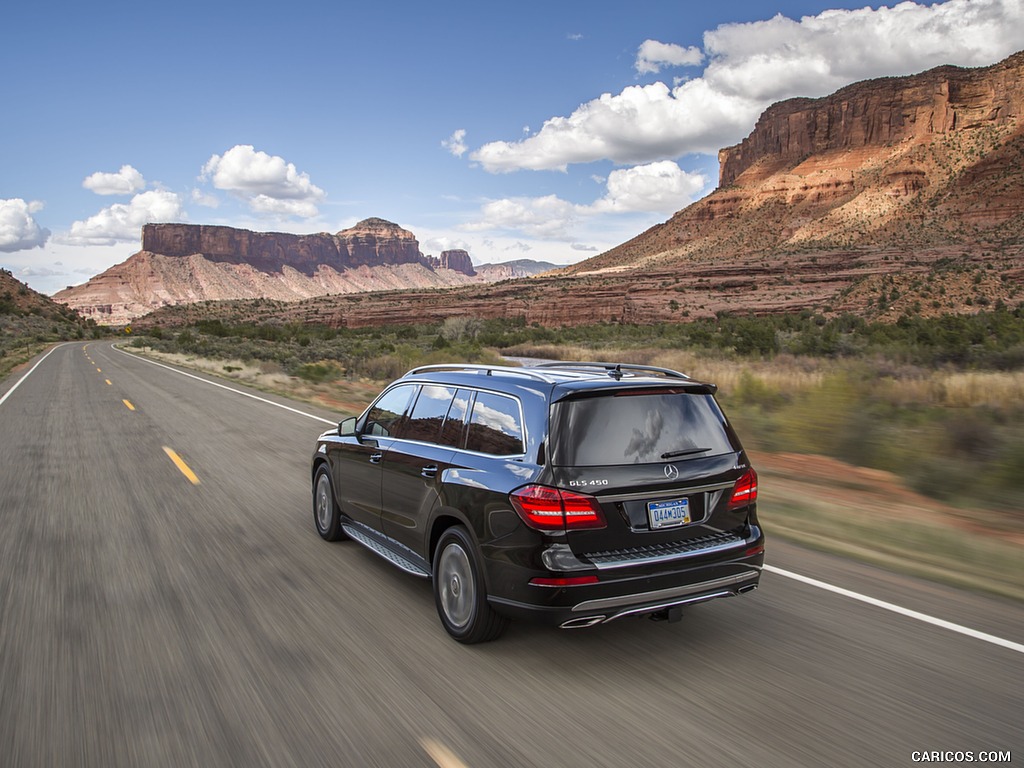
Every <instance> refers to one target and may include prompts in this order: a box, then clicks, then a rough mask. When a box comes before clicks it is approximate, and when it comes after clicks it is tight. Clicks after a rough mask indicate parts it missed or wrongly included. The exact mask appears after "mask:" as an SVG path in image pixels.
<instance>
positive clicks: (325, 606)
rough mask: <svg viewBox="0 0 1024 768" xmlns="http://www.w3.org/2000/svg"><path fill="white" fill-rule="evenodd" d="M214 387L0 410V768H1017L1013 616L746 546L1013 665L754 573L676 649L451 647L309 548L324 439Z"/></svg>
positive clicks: (0, 401) (121, 376) (353, 547)
mask: <svg viewBox="0 0 1024 768" xmlns="http://www.w3.org/2000/svg"><path fill="white" fill-rule="evenodd" d="M22 377H24V378H22ZM209 381H211V380H210V379H208V378H207V377H197V376H194V375H182V374H181V373H178V372H175V371H173V370H171V369H169V368H167V367H163V366H159V365H155V364H153V363H152V362H148V361H145V360H141V359H138V358H135V357H133V356H130V355H128V354H126V353H124V352H121V351H119V350H116V349H114V348H112V347H111V345H110V343H109V342H92V343H88V344H82V343H72V344H65V345H63V346H60V347H57V348H56V349H55V350H53V351H52V352H51V353H50V354H49V356H48V357H46V358H45V359H44V360H43V361H42V362H41V363H40V364H39V365H38V367H36V368H35V369H34V370H32V371H31V373H29V374H28V375H27V376H25V371H21V372H19V373H16V374H14V375H12V376H10V377H8V378H7V379H6V380H4V381H2V382H0V611H2V614H0V616H2V624H0V765H2V766H65V765H74V766H78V765H82V766H220V765H226V766H318V765H336V766H363V765H365V766H435V765H441V766H446V767H449V766H462V765H464V766H517V767H518V766H545V767H546V768H547V767H555V766H755V765H756V766H769V767H774V766H780V767H781V766H786V767H787V768H788V767H791V766H826V765H827V766H902V765H913V764H915V763H914V760H913V757H914V753H915V752H919V751H928V752H931V751H961V752H964V751H969V752H972V753H979V752H980V751H999V752H1004V753H1005V752H1010V753H1011V754H1012V757H1013V759H1014V761H1015V762H1018V763H1019V762H1024V652H1022V651H1024V646H1022V645H1020V644H1021V643H1024V609H1022V607H1021V606H1020V605H1019V604H1016V603H1011V602H1004V601H1000V600H997V599H992V598H987V597H983V596H978V595H974V594H970V593H966V592H961V591H958V590H954V589H950V588H947V587H944V586H937V585H934V584H930V583H927V582H923V581H917V580H914V579H911V578H907V577H903V576H898V575H894V574H892V573H888V572H886V571H882V570H880V569H877V568H872V567H869V566H864V565H860V564H856V563H852V562H849V561H846V560H843V559H840V558H834V557H830V556H826V555H822V554H819V553H814V552H810V551H806V550H802V549H799V548H796V547H793V546H790V545H786V544H785V543H783V542H781V541H776V540H772V539H771V538H769V550H768V562H769V563H770V564H771V565H772V566H773V567H774V568H776V569H781V570H782V571H785V572H794V573H799V574H803V575H805V576H808V577H811V578H814V579H818V580H821V581H823V582H827V583H829V584H833V585H836V586H839V587H842V588H845V589H848V590H852V591H854V592H857V593H860V594H864V595H868V596H870V597H874V598H877V599H880V600H884V601H887V602H890V603H894V604H897V605H900V606H902V607H904V608H907V609H909V610H912V611H917V612H920V613H923V614H928V615H929V616H934V617H937V618H940V619H943V620H946V621H949V622H953V623H955V624H958V625H962V626H965V627H969V628H971V629H973V630H977V631H978V632H981V633H987V635H991V636H993V637H995V638H1001V639H1002V640H1005V641H1008V642H1009V646H1006V645H998V644H995V643H994V642H990V641H989V640H987V639H985V638H984V637H982V638H979V637H973V636H968V635H964V634H962V633H960V632H958V631H954V630H952V629H950V628H947V627H942V626H935V625H932V624H928V623H925V622H923V621H921V620H919V619H918V618H915V617H911V616H906V615H901V614H899V613H894V612H892V611H890V610H886V609H885V608H882V607H878V606H875V605H870V604H866V603H864V602H861V601H859V600H856V599H852V598H851V597H849V596H846V595H841V594H836V593H834V592H830V591H828V590H826V589H822V588H820V587H818V586H814V585H811V584H806V583H802V582H800V581H796V580H794V579H792V578H790V577H788V576H787V575H785V574H783V573H780V572H779V571H777V570H776V571H768V572H766V573H765V574H764V576H763V579H762V586H761V589H760V590H758V591H757V592H754V593H752V594H750V595H745V596H742V597H739V598H735V599H731V600H719V601H715V602H713V603H709V604H706V605H703V606H698V607H695V608H692V609H690V610H688V611H687V612H686V614H685V616H684V619H683V621H682V622H679V623H675V624H664V623H655V622H651V621H647V620H641V619H630V620H622V621H620V622H616V623H612V624H609V625H606V626H603V627H597V628H593V629H588V630H576V631H559V630H552V629H544V628H541V627H536V626H532V625H528V624H513V625H512V626H511V627H510V629H509V631H508V632H507V633H506V635H505V636H504V637H503V638H502V639H500V640H499V641H497V642H495V643H490V644H486V645H482V646H474V647H464V646H461V645H459V644H457V643H455V642H453V641H452V640H450V639H449V638H448V637H447V635H445V633H444V631H443V630H442V628H441V626H440V623H439V622H438V619H437V616H436V613H435V610H434V605H433V600H432V597H431V592H430V585H429V583H428V582H426V581H423V580H419V579H416V578H414V577H411V576H408V575H406V574H404V573H402V572H400V571H398V570H397V569H395V568H393V567H392V566H390V565H389V564H387V563H386V562H384V561H383V560H381V559H380V558H378V557H377V556H375V555H374V554H372V553H370V552H368V551H366V550H364V549H362V548H361V547H360V546H359V545H357V544H355V543H353V542H342V543H338V544H328V543H326V542H323V541H321V540H320V538H319V537H318V536H317V535H316V532H315V530H314V528H313V522H312V512H311V503H310V487H309V486H310V482H309V459H310V452H311V450H312V447H313V441H314V439H315V437H316V436H317V434H319V432H321V431H322V430H323V429H326V428H328V426H329V422H332V421H335V420H336V418H337V415H336V414H332V413H330V412H327V411H323V410H319V409H316V408H314V407H312V406H305V405H301V404H296V403H294V402H289V401H287V400H284V399H283V398H277V397H275V396H272V395H265V394H262V393H255V394H256V395H257V396H258V397H259V398H263V399H262V400H260V399H254V398H252V397H244V396H241V395H239V394H237V393H236V392H232V391H229V390H228V389H225V388H224V382H219V383H220V384H221V386H213V385H211V384H210V383H208V382H209ZM218 381H219V380H218ZM229 386H231V387H232V388H233V389H236V390H241V388H240V387H237V386H236V385H229ZM267 401H272V402H276V403H281V404H285V405H287V406H288V408H290V409H293V410H286V409H283V408H279V407H276V406H274V405H272V404H271V403H270V402H267ZM318 419H319V420H318ZM189 472H191V473H193V477H192V478H191V479H190V477H189V475H188V473H189ZM194 481H197V482H194ZM762 519H763V521H764V522H765V525H766V529H767V533H768V536H769V537H770V536H771V511H770V509H765V510H763V511H762ZM954 757H955V755H954Z"/></svg>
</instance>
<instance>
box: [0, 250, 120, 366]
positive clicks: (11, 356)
mask: <svg viewBox="0 0 1024 768" xmlns="http://www.w3.org/2000/svg"><path fill="white" fill-rule="evenodd" d="M107 333H108V331H107V330H106V329H103V328H99V327H98V326H97V325H96V322H95V321H94V320H84V319H82V317H81V316H79V314H78V313H77V312H75V311H74V310H73V309H69V308H68V307H66V306H64V305H63V304H56V303H54V302H52V301H50V300H49V299H48V298H47V297H45V296H43V295H42V294H39V293H36V292H35V291H33V290H32V289H30V288H29V287H28V286H26V285H23V284H21V283H19V282H18V281H16V280H15V279H14V278H13V277H12V275H11V273H10V272H8V271H7V270H0V378H2V377H4V376H6V375H7V374H8V373H10V372H11V370H13V369H14V368H16V367H17V366H19V365H21V364H23V363H25V362H27V361H29V360H31V359H32V357H33V356H34V355H36V354H38V353H39V352H40V351H41V350H43V349H44V348H45V347H47V346H49V345H50V344H53V343H54V342H60V341H73V340H76V339H85V338H99V337H100V336H104V335H106V334H107Z"/></svg>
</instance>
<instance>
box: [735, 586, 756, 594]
mask: <svg viewBox="0 0 1024 768" xmlns="http://www.w3.org/2000/svg"><path fill="white" fill-rule="evenodd" d="M755 589H757V584H746V585H744V586H742V587H740V588H739V589H737V590H736V591H737V592H738V593H739V594H741V595H745V594H747V592H753V591H754V590H755Z"/></svg>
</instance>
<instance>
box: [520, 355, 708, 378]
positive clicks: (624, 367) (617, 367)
mask: <svg viewBox="0 0 1024 768" xmlns="http://www.w3.org/2000/svg"><path fill="white" fill-rule="evenodd" d="M534 367H535V368H570V369H571V368H581V369H589V368H599V369H602V370H604V371H606V372H607V373H608V375H609V376H611V377H612V378H613V379H621V378H622V376H623V375H624V374H625V373H631V372H634V371H636V372H640V373H657V374H660V375H662V376H666V377H668V378H671V379H686V380H688V381H689V380H690V377H689V376H687V375H686V374H685V373H680V372H679V371H673V370H672V369H671V368H659V367H658V366H654V365H633V364H632V363H597V362H575V361H568V360H565V361H562V362H554V363H538V364H537V365H536V366H534Z"/></svg>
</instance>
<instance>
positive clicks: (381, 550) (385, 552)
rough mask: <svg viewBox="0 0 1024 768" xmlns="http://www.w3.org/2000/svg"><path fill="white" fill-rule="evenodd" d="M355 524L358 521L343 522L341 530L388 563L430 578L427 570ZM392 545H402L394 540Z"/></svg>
mask: <svg viewBox="0 0 1024 768" xmlns="http://www.w3.org/2000/svg"><path fill="white" fill-rule="evenodd" d="M357 525H358V523H356V524H349V523H343V524H342V526H341V530H343V531H344V532H345V533H347V534H348V536H349V538H351V539H353V540H354V541H357V542H359V543H360V544H362V545H363V546H364V547H366V548H367V549H368V550H370V551H371V552H373V553H374V554H377V555H380V556H381V557H383V558H384V559H385V560H387V561H388V562H389V563H391V564H392V565H395V566H398V567H399V568H401V569H402V570H403V571H405V572H406V573H411V574H412V575H413V576H419V577H420V578H424V579H429V578H430V573H429V572H427V571H426V570H424V569H423V568H421V567H420V566H418V565H416V563H414V562H412V561H411V560H408V559H406V558H404V557H402V555H400V554H399V553H398V552H395V551H394V550H393V549H391V548H389V547H387V546H385V545H384V544H382V543H381V542H379V541H377V539H375V538H373V537H371V536H368V535H366V534H365V533H364V532H363V531H361V530H359V528H357V527H356V526H357ZM394 546H396V547H401V546H402V545H401V544H399V543H398V542H397V541H396V542H394Z"/></svg>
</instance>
